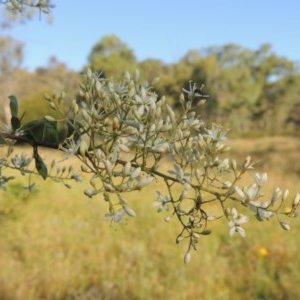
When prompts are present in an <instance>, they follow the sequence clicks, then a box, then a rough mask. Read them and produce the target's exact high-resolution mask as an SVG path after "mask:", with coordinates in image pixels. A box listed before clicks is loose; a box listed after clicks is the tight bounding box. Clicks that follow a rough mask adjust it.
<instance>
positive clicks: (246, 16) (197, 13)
mask: <svg viewBox="0 0 300 300" xmlns="http://www.w3.org/2000/svg"><path fill="white" fill-rule="evenodd" d="M53 2H54V3H55V5H56V8H55V9H54V10H53V13H54V22H53V24H51V25H49V24H47V23H46V22H45V20H43V18H42V21H39V19H38V16H36V18H35V19H34V20H33V21H30V22H28V23H27V24H25V25H18V26H15V27H14V28H13V29H12V30H7V31H5V32H3V33H4V34H10V35H12V36H14V37H15V38H17V39H20V40H22V41H24V42H25V43H26V48H25V61H24V64H23V66H24V67H26V68H28V69H30V70H32V69H34V68H36V67H38V66H46V65H47V62H48V59H49V57H50V56H52V55H55V56H56V57H57V58H58V59H59V61H61V62H64V63H66V64H67V65H68V66H69V67H70V68H72V69H75V70H80V68H81V67H82V66H83V65H85V64H87V56H88V54H89V52H90V50H91V48H92V47H93V45H94V44H95V43H96V42H97V41H99V40H100V39H101V38H102V37H103V36H105V35H107V34H116V35H117V36H119V37H120V38H121V40H122V41H124V42H126V43H127V44H128V46H129V47H130V48H131V49H133V50H134V53H135V55H136V56H137V58H138V60H144V59H146V58H150V57H151V58H158V59H161V60H163V61H165V62H167V63H170V62H176V61H178V59H180V58H181V57H182V56H183V55H184V54H185V53H186V52H187V51H188V50H190V49H202V48H205V47H207V46H212V45H224V44H227V43H236V44H239V45H241V46H244V47H248V48H251V49H253V50H255V49H257V48H258V47H259V46H260V45H261V44H263V43H271V44H272V46H273V50H274V52H275V53H276V54H278V55H282V56H286V57H288V58H289V59H291V60H295V61H298V62H300V41H299V38H300V34H299V33H300V1H299V0H284V1H283V0H252V1H250V0H206V1H202V0H198V1H197V0H185V1H176V0H172V1H169V0H152V1H142V0H106V1H102V0H82V1H80V0H77V1H71V0H69V1H68V0H53Z"/></svg>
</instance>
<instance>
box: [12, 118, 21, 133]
mask: <svg viewBox="0 0 300 300" xmlns="http://www.w3.org/2000/svg"><path fill="white" fill-rule="evenodd" d="M10 123H11V127H12V129H13V131H16V130H17V129H18V128H20V127H21V122H20V120H19V118H18V117H15V116H12V117H11V119H10Z"/></svg>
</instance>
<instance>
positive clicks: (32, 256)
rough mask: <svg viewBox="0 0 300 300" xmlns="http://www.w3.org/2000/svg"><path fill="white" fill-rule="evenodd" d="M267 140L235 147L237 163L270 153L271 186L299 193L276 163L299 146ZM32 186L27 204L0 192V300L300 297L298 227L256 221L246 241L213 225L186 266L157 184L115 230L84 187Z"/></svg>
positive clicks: (134, 198) (134, 197) (286, 160)
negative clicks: (157, 201)
mask: <svg viewBox="0 0 300 300" xmlns="http://www.w3.org/2000/svg"><path fill="white" fill-rule="evenodd" d="M279 141H280V143H278V142H279ZM268 142H269V144H268V145H267V146H264V145H265V142H262V141H253V140H252V141H237V140H235V141H232V144H234V145H233V148H234V149H238V150H239V153H238V154H239V155H240V156H241V160H242V157H244V155H246V153H247V152H251V151H253V150H256V151H258V150H260V149H261V154H263V153H266V154H267V155H269V158H270V160H269V165H268V168H269V170H270V172H269V185H271V186H272V187H276V186H278V185H279V186H282V187H284V186H287V187H288V188H290V189H291V192H295V191H296V190H298V191H300V186H299V177H297V174H296V172H293V173H290V174H288V173H287V172H285V170H283V169H281V170H282V172H280V168H278V165H277V164H275V165H274V164H273V161H274V160H275V161H277V160H278V157H279V158H280V162H279V163H280V164H283V165H284V164H289V165H293V163H292V162H291V161H290V158H293V157H294V155H296V154H297V150H298V149H299V148H298V146H299V142H298V141H295V140H292V139H289V138H284V139H283V140H282V138H276V139H272V140H268ZM270 145H272V147H273V148H272V149H273V150H272V151H271V152H270V153H269V150H268V149H270ZM278 145H279V146H278ZM259 147H261V148H259ZM264 147H266V148H264ZM258 148H259V149H258ZM265 149H267V150H265ZM249 150H250V151H249ZM287 151H289V152H288V153H289V155H288V156H287V155H285V153H287ZM44 155H45V157H48V158H51V155H52V154H51V155H49V156H48V152H46V153H45V154H44ZM267 158H268V157H267ZM262 159H263V158H262ZM271 163H272V164H271ZM258 167H259V168H261V169H264V168H265V167H266V166H265V165H263V164H261V165H258ZM22 180H23V179H22ZM38 184H39V185H40V187H41V189H40V190H39V191H38V192H37V193H36V194H34V195H32V196H29V197H28V196H26V195H25V194H24V193H25V192H21V193H18V192H17V187H18V186H17V185H15V186H10V188H12V189H13V190H12V191H11V192H10V193H4V192H1V193H0V211H1V212H2V213H3V212H4V213H5V208H6V207H8V208H9V209H8V211H7V215H3V214H2V216H1V221H0V299H3V300H6V299H7V300H8V299H9V300H10V299H12V300H15V299H22V300H23V299H26V300H36V299H47V300H48V299H69V300H71V299H155V298H156V299H180V300H181V299H187V300H190V299H191V300H193V299H220V300H221V299H222V300H223V299H241V298H242V299H297V297H298V285H299V282H300V275H299V272H298V270H299V268H300V259H299V256H298V246H299V242H300V238H299V235H298V230H299V229H300V224H299V220H298V221H296V220H295V221H293V222H292V231H290V232H284V231H283V230H282V229H281V228H279V225H278V224H277V222H276V220H271V221H269V222H266V223H263V224H261V223H259V222H256V221H255V220H254V216H253V217H252V219H253V220H252V221H253V222H250V223H249V224H247V225H246V229H247V237H246V239H242V238H239V237H238V236H235V237H233V238H229V236H228V228H227V223H226V221H225V220H220V221H218V222H216V223H214V224H213V225H212V227H211V229H212V230H213V234H212V235H211V236H204V237H203V238H202V240H201V242H200V245H199V250H198V251H197V252H194V253H192V261H191V263H190V264H189V265H184V264H183V261H182V256H183V254H184V250H185V245H184V242H183V244H182V245H181V244H179V245H176V244H175V236H176V233H177V230H178V226H177V224H176V221H175V220H172V221H171V222H169V223H165V222H164V217H165V216H166V215H165V214H157V213H156V211H155V208H153V207H152V202H153V200H154V198H155V190H160V189H162V184H161V183H160V182H155V183H154V184H153V185H152V186H150V187H148V188H147V189H145V190H143V191H141V192H137V193H134V194H131V195H130V202H131V203H132V206H133V208H134V209H135V210H136V212H137V213H138V215H137V217H136V218H131V219H130V220H128V222H127V224H123V225H113V226H111V224H110V223H108V222H107V221H104V217H103V215H104V213H105V212H106V209H107V207H105V203H104V201H103V199H102V198H101V197H98V198H92V199H89V198H87V197H85V196H83V194H82V189H83V188H84V185H83V184H77V185H76V184H73V188H72V189H71V190H68V189H66V188H64V187H63V186H62V185H60V184H57V183H54V182H51V181H48V180H47V181H46V182H43V181H39V183H38ZM126 196H127V195H126ZM128 196H129V195H128ZM9 212H10V213H9Z"/></svg>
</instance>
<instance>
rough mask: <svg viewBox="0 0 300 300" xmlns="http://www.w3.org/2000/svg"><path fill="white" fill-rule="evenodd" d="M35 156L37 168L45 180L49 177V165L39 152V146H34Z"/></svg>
mask: <svg viewBox="0 0 300 300" xmlns="http://www.w3.org/2000/svg"><path fill="white" fill-rule="evenodd" d="M33 156H34V159H35V167H36V170H37V171H38V173H39V174H40V175H41V176H42V177H43V179H44V180H45V179H46V178H47V177H48V170H47V166H46V165H45V163H44V161H43V159H42V158H41V157H40V155H39V153H38V150H37V147H34V148H33Z"/></svg>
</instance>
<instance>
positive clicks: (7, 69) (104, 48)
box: [0, 35, 300, 136]
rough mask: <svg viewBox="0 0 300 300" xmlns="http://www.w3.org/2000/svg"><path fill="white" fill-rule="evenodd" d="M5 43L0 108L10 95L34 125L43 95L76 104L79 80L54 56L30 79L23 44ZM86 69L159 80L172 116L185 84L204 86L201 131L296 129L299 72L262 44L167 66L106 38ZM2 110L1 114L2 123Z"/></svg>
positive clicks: (198, 54)
mask: <svg viewBox="0 0 300 300" xmlns="http://www.w3.org/2000/svg"><path fill="white" fill-rule="evenodd" d="M0 39H3V38H0ZM6 39H7V37H6ZM10 43H11V44H9V42H8V45H9V47H8V46H7V43H6V44H5V45H6V48H7V49H9V51H10V55H4V54H2V55H0V96H1V99H0V101H1V105H3V106H5V103H7V96H8V95H9V94H12V93H13V94H15V95H17V96H18V98H19V99H20V101H21V110H23V111H24V112H26V113H25V116H24V118H26V117H29V118H32V117H37V118H38V117H39V116H41V115H43V114H46V113H47V103H46V101H43V94H44V93H45V92H53V93H59V92H61V91H65V92H67V95H68V97H69V98H70V101H71V100H72V99H74V97H76V94H77V92H78V83H79V81H80V80H81V78H80V76H79V74H78V73H76V72H74V71H72V70H70V69H68V67H67V66H66V65H64V64H62V63H60V62H58V61H57V59H56V58H55V57H53V58H51V59H50V60H49V65H48V66H47V67H43V68H38V69H36V70H35V71H34V72H28V71H26V70H23V69H22V68H21V67H20V66H21V62H22V51H23V49H22V45H20V44H18V43H16V41H14V40H13V39H10ZM1 45H3V43H2V44H1V43H0V48H1ZM13 47H15V53H14V52H13ZM2 48H3V49H2V50H3V51H7V50H5V48H4V47H3V46H2ZM0 50H1V49H0ZM3 51H2V53H3ZM13 53H14V55H13ZM18 54H19V56H18ZM87 66H90V67H91V69H92V70H93V71H94V72H97V73H98V74H99V76H102V77H108V78H111V77H113V78H114V79H118V78H120V77H121V75H122V74H123V73H124V71H125V70H128V71H129V72H131V73H132V72H133V71H134V70H135V69H139V70H140V74H141V76H142V78H143V79H145V80H148V81H149V83H150V84H151V82H152V81H153V80H154V79H155V78H156V77H159V78H160V80H159V82H158V83H157V84H156V85H155V89H156V91H157V93H158V94H159V95H165V96H166V97H167V100H168V101H169V102H170V103H171V104H172V105H173V106H174V107H175V108H176V109H177V111H178V113H180V108H181V104H180V101H179V96H180V93H181V91H182V88H186V87H187V86H188V84H189V81H190V80H192V81H194V82H196V83H197V84H199V85H201V84H204V89H203V92H204V93H205V94H208V95H209V96H210V97H209V98H208V100H207V102H206V104H205V105H201V106H199V114H200V115H201V116H203V120H204V121H205V123H206V124H208V125H209V124H210V123H214V122H216V123H221V124H223V125H224V126H225V127H228V128H231V129H232V132H234V133H235V134H237V135H243V136H245V135H246V136H247V135H248V136H249V135H260V136H261V135H282V134H295V133H297V130H298V129H299V127H300V73H299V68H298V65H297V63H296V62H293V61H291V60H289V59H288V58H286V57H281V56H278V55H276V54H275V53H274V52H273V50H272V48H271V46H270V45H269V44H264V45H262V46H261V47H259V49H257V50H251V49H247V48H243V47H242V46H239V45H235V44H228V45H224V46H214V47H208V48H206V49H203V50H190V51H188V52H187V53H186V55H184V56H183V57H182V58H181V59H180V60H179V61H178V62H177V63H173V64H166V63H164V62H163V61H161V60H158V59H155V58H153V59H147V60H144V61H138V60H137V59H136V57H135V54H134V51H133V50H132V49H130V48H129V47H128V46H127V45H126V44H125V43H124V42H122V41H121V40H120V39H119V38H118V37H117V36H115V35H110V36H106V37H104V38H102V39H101V40H100V41H99V42H98V43H96V44H95V45H94V47H93V48H92V49H91V52H90V54H89V56H88V64H87ZM87 66H85V67H84V68H83V70H84V69H85V68H86V67H87ZM4 111H5V110H1V119H2V120H3V121H4V120H5V113H4Z"/></svg>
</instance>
